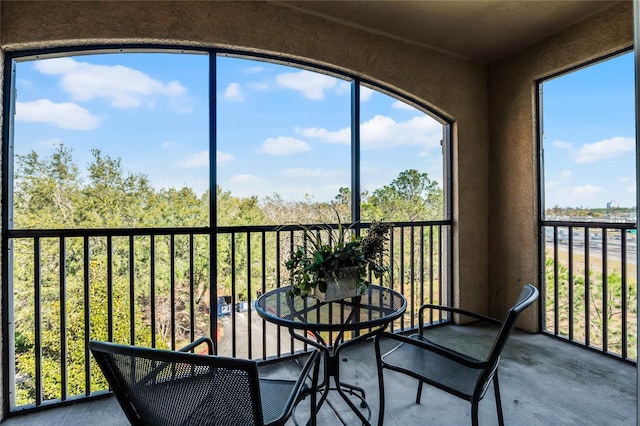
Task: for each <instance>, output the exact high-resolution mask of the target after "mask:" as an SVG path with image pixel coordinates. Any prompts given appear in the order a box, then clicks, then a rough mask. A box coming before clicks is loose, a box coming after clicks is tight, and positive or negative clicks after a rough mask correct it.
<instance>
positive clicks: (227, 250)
mask: <svg viewBox="0 0 640 426" xmlns="http://www.w3.org/2000/svg"><path fill="white" fill-rule="evenodd" d="M366 227H367V226H366V225H363V229H362V232H366ZM450 230H451V225H450V222H448V221H433V222H418V223H417V222H407V223H395V224H394V227H393V229H392V234H391V238H390V240H389V243H388V254H387V255H388V256H389V263H390V265H391V266H392V267H391V271H390V273H389V274H388V275H387V276H385V277H384V278H383V279H382V280H380V281H378V280H376V281H375V282H376V283H381V284H383V285H387V286H392V287H393V288H394V289H396V290H399V291H400V292H402V293H403V294H404V295H405V296H406V298H407V301H408V308H407V312H406V314H405V315H404V316H403V317H402V318H401V319H399V320H398V321H396V322H395V323H394V324H392V327H391V330H392V331H404V330H408V329H412V328H416V327H417V315H416V309H417V307H419V306H420V305H421V304H423V303H427V302H432V303H448V302H449V300H448V297H449V295H450V294H451V293H450V290H449V288H448V286H449V285H450V284H449V283H450V279H449V276H450V272H449V271H450V270H451V268H450V264H449V262H450V259H451V256H450V253H449V248H448V247H449V244H448V243H447V241H448V239H449V234H450ZM319 232H320V231H319ZM300 233H301V229H300V227H296V226H287V227H276V226H250V227H219V228H216V230H215V232H213V233H212V232H211V229H209V228H206V227H205V228H175V229H82V230H10V231H9V232H8V234H7V237H6V238H7V240H6V243H7V247H8V248H9V254H8V259H7V262H6V263H7V264H6V265H5V268H6V269H5V271H4V273H5V274H6V275H5V276H6V277H8V279H7V281H8V284H7V285H8V286H9V287H8V290H9V291H8V292H7V299H8V300H7V304H8V306H9V310H8V312H9V315H8V318H5V320H4V321H5V324H4V327H5V330H7V334H5V335H7V336H9V339H8V342H7V346H6V347H5V348H8V349H5V351H6V352H7V353H6V355H5V356H6V358H5V360H6V361H8V362H6V363H5V367H4V368H5V377H8V381H7V382H8V386H7V385H5V386H7V387H8V388H7V387H6V388H5V396H6V395H7V393H8V395H9V408H10V409H11V410H12V411H21V410H28V409H33V408H39V407H41V406H45V405H58V404H63V403H65V402H71V401H75V400H77V399H82V398H89V397H92V396H95V395H100V394H104V393H105V392H106V390H107V389H108V386H107V383H106V381H105V380H104V378H103V377H102V374H101V373H100V371H99V369H98V368H97V366H96V364H95V363H94V361H93V360H92V359H91V356H90V353H89V350H88V348H87V343H88V342H89V340H91V339H97V340H108V341H114V342H118V343H126V344H135V345H142V346H150V347H158V348H167V349H175V348H179V347H181V346H182V345H184V344H186V343H188V342H190V341H192V340H194V339H195V338H197V337H198V336H201V335H207V336H211V337H212V338H213V339H214V341H215V342H216V351H217V353H218V354H219V355H225V356H231V357H242V358H269V357H274V356H286V355H288V354H292V353H294V352H296V351H297V350H299V349H301V347H300V346H299V342H294V340H293V339H291V337H290V336H289V335H288V333H287V332H286V330H280V329H279V328H278V327H276V326H273V325H270V324H267V323H266V322H265V321H263V320H262V319H261V318H260V317H259V316H258V315H257V314H256V313H255V312H254V311H253V310H252V305H253V301H255V299H256V297H257V296H258V295H259V294H261V293H263V292H265V291H268V290H270V289H272V288H275V287H278V286H285V285H288V282H287V280H288V278H287V274H286V272H287V271H286V269H285V268H284V262H285V261H286V259H287V258H288V257H289V254H290V253H291V250H292V249H293V247H295V245H296V241H297V239H298V238H299V236H300ZM211 241H214V243H215V244H211ZM211 259H215V265H213V266H212V265H211V264H210V260H211ZM431 320H437V319H431ZM327 337H328V340H329V341H331V340H332V339H333V336H327Z"/></svg>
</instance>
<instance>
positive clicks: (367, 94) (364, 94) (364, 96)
mask: <svg viewBox="0 0 640 426" xmlns="http://www.w3.org/2000/svg"><path fill="white" fill-rule="evenodd" d="M374 93H375V91H374V90H373V89H369V88H368V87H364V86H362V87H360V101H362V102H368V101H369V100H370V99H371V96H373V94H374Z"/></svg>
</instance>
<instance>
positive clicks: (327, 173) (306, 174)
mask: <svg viewBox="0 0 640 426" xmlns="http://www.w3.org/2000/svg"><path fill="white" fill-rule="evenodd" d="M280 174H281V175H282V176H285V177H295V178H329V177H331V176H335V175H336V172H335V171H331V170H325V169H307V168H294V169H284V170H282V172H281V173H280Z"/></svg>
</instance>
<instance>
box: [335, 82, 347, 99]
mask: <svg viewBox="0 0 640 426" xmlns="http://www.w3.org/2000/svg"><path fill="white" fill-rule="evenodd" d="M346 93H351V83H349V82H348V81H344V80H342V81H340V83H339V84H338V86H337V87H336V95H344V94H346Z"/></svg>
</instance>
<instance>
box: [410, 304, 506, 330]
mask: <svg viewBox="0 0 640 426" xmlns="http://www.w3.org/2000/svg"><path fill="white" fill-rule="evenodd" d="M427 309H434V310H437V311H446V312H451V313H454V314H460V315H465V316H468V317H471V318H475V319H477V320H480V321H485V322H489V323H491V324H494V325H502V321H500V320H498V319H495V318H491V317H489V316H487V315H482V314H477V313H475V312H470V311H466V310H464V309H459V308H453V307H450V306H442V305H434V304H431V303H426V304H424V305H422V306H420V310H419V311H418V327H419V330H420V334H422V332H423V331H424V311H425V310H427Z"/></svg>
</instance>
